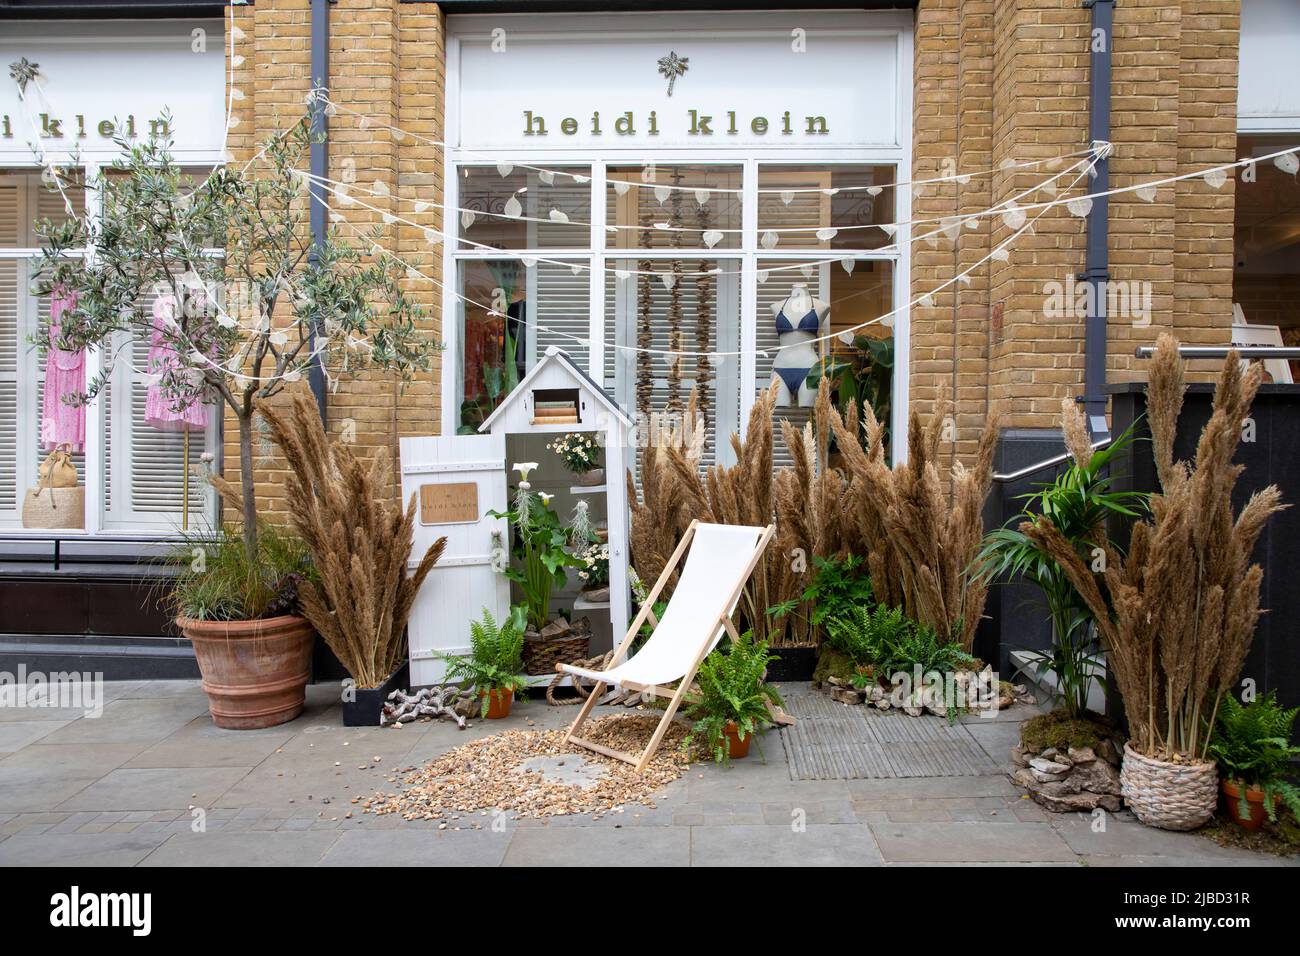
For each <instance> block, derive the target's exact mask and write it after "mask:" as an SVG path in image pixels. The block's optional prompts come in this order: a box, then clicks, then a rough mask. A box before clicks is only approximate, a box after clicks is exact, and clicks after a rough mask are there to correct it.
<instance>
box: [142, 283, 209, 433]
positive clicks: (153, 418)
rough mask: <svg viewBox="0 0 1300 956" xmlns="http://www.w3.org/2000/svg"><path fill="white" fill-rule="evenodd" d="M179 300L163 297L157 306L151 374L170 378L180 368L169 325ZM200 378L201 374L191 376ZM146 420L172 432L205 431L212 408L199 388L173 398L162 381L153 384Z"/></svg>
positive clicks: (150, 364)
mask: <svg viewBox="0 0 1300 956" xmlns="http://www.w3.org/2000/svg"><path fill="white" fill-rule="evenodd" d="M175 310H176V300H175V299H174V298H172V297H171V296H159V297H158V298H157V299H155V300H154V304H153V336H152V338H151V339H150V344H149V373H150V374H151V375H164V376H165V375H167V373H169V372H171V371H172V370H173V369H176V368H178V367H179V365H180V363H179V362H178V361H177V357H176V348H175V345H174V344H173V338H172V336H171V335H170V334H169V332H168V326H169V324H170V322H171V321H172V319H173V317H174V316H175ZM190 374H192V375H194V377H195V378H197V373H190ZM144 420H145V422H146V423H147V424H149V425H152V426H153V427H154V428H157V429H160V430H162V431H168V432H181V431H202V430H203V429H204V428H206V427H207V425H208V406H207V405H206V404H205V403H204V401H203V396H202V392H201V390H199V389H198V388H197V387H196V389H195V392H194V394H193V395H192V396H189V397H188V400H187V397H186V396H174V397H169V396H168V395H167V394H166V391H165V389H164V386H163V383H162V382H161V381H159V382H156V383H154V384H151V385H150V386H149V390H148V393H147V394H146V396H145V405H144Z"/></svg>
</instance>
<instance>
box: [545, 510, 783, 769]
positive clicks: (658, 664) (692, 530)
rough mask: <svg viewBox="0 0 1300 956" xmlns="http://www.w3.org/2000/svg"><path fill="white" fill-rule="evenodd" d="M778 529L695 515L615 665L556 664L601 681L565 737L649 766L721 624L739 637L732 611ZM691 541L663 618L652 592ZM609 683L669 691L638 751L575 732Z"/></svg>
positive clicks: (719, 633) (661, 585) (659, 587)
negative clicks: (646, 633) (704, 520)
mask: <svg viewBox="0 0 1300 956" xmlns="http://www.w3.org/2000/svg"><path fill="white" fill-rule="evenodd" d="M775 530H776V529H775V528H774V527H773V526H771V525H768V526H767V527H766V528H753V527H748V526H741V525H717V524H701V523H700V522H698V521H692V522H691V524H690V527H689V528H687V530H686V534H684V535H683V536H682V540H681V542H680V543H679V544H678V545H677V549H676V550H675V551H674V552H673V554H672V557H670V558H669V559H668V562H667V564H665V566H664V570H663V573H662V574H660V576H659V580H658V581H656V582H655V585H654V587H653V588H652V589H651V591H650V593H649V595H647V598H646V600H645V602H644V603H643V604H642V605H641V610H640V612H639V613H638V614H637V616H636V618H635V619H634V620H633V621H632V625H631V627H629V628H628V631H627V634H626V636H624V638H623V641H622V643H621V644H619V646H618V649H617V650H616V651H615V653H614V657H613V661H614V662H616V663H615V664H614V666H612V667H610V668H609V669H608V670H604V671H597V670H591V669H589V668H585V667H576V666H574V665H572V664H557V665H556V670H557V671H560V672H561V673H565V674H571V675H573V676H575V677H582V678H584V679H586V680H592V681H595V682H596V687H594V688H593V689H592V691H591V693H590V694H589V695H588V697H587V700H586V703H585V704H583V707H582V710H581V711H580V712H579V713H578V716H577V718H576V719H575V720H574V722H573V726H572V727H570V728H569V732H568V733H567V734H566V735H565V738H564V739H565V742H566V743H573V744H577V745H578V746H581V747H586V748H587V749H589V750H593V751H595V752H596V753H600V754H604V755H605V756H607V757H614V758H617V759H619V760H623V761H626V762H628V763H631V764H634V765H635V766H636V769H637V770H638V771H642V770H645V768H646V766H647V765H649V763H650V759H651V758H652V757H653V756H654V754H655V751H656V750H657V749H658V747H659V744H660V742H661V741H662V740H663V736H664V734H665V733H666V732H667V730H668V727H669V725H670V724H671V723H672V720H673V717H674V715H675V714H676V712H677V708H678V706H679V705H680V704H681V702H682V700H683V698H684V697H685V695H686V694H687V692H688V690H689V688H690V687H691V684H692V682H693V681H694V679H695V672H696V670H698V669H699V666H700V663H701V662H702V661H703V660H704V658H706V657H707V656H708V655H709V652H711V651H712V650H713V649H714V648H715V647H717V645H718V642H719V641H720V640H721V639H722V635H723V633H724V632H729V633H730V634H731V635H732V637H733V639H734V638H735V637H736V631H735V627H734V625H733V624H732V623H731V615H732V612H734V611H735V609H736V604H737V602H738V601H739V600H740V595H741V592H742V591H743V590H744V588H745V582H747V581H748V580H749V576H750V574H752V573H753V571H754V567H755V566H756V565H757V564H758V560H759V558H760V557H762V554H763V550H764V549H765V548H766V547H767V544H768V542H769V541H770V540H771V539H772V535H773V534H774V532H775ZM688 545H689V546H690V554H689V555H688V557H687V559H686V564H685V566H684V567H683V569H682V572H681V575H680V576H679V578H678V581H677V587H676V588H675V589H674V590H673V596H672V599H671V600H670V601H669V602H668V608H667V610H665V611H664V615H663V618H662V619H659V620H656V619H655V615H654V611H653V609H652V608H653V605H654V603H655V600H656V599H657V598H658V596H659V593H660V592H661V591H662V590H663V588H664V586H665V585H666V584H667V582H668V580H669V578H670V577H671V576H672V573H673V571H674V569H675V568H676V567H677V565H678V563H679V562H680V560H681V557H682V554H683V553H684V552H685V551H686V548H687V546H688ZM647 620H648V621H649V622H650V625H651V627H653V628H654V631H653V633H652V634H651V635H650V637H649V639H648V640H647V641H646V642H645V644H644V645H643V646H642V648H641V649H640V650H639V651H638V652H637V653H636V654H635V655H634V656H633V657H630V658H626V659H625V657H626V654H627V651H628V648H629V647H630V646H631V644H632V641H633V639H634V638H635V637H636V635H637V634H638V633H639V632H640V630H641V626H642V625H643V624H645V623H646V621H647ZM674 681H677V682H679V683H678V685H677V688H676V689H675V690H674V691H672V692H669V691H667V690H664V689H663V688H664V686H665V685H667V684H671V683H673V682H674ZM609 687H619V688H623V689H627V690H633V691H642V692H652V693H656V694H658V695H659V696H661V697H668V698H670V701H669V704H668V708H667V710H666V711H665V712H664V715H663V719H662V720H661V721H660V722H659V726H658V727H657V728H656V729H655V732H654V735H653V736H652V737H651V739H650V743H649V744H648V745H647V746H646V749H645V751H644V752H642V753H641V754H639V755H636V754H628V753H623V752H622V751H617V750H613V749H612V748H609V747H604V746H602V745H600V744H596V743H593V742H592V741H589V740H584V739H582V738H581V737H579V736H578V730H579V729H580V728H581V727H582V725H583V723H585V722H586V720H587V717H588V716H589V715H590V713H591V710H592V708H593V707H594V706H595V704H596V702H597V701H598V700H599V699H600V698H601V697H603V696H604V694H605V691H606V689H607V688H609Z"/></svg>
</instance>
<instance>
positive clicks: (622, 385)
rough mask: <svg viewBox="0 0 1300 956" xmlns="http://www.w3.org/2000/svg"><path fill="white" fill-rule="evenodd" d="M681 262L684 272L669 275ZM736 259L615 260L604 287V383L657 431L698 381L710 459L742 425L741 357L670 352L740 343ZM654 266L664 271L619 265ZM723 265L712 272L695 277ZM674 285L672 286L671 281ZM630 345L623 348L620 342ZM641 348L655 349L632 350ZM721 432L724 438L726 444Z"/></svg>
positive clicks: (726, 451)
mask: <svg viewBox="0 0 1300 956" xmlns="http://www.w3.org/2000/svg"><path fill="white" fill-rule="evenodd" d="M674 266H676V267H677V271H678V273H679V274H680V277H679V278H677V280H676V281H675V282H673V281H671V279H670V280H668V281H665V279H664V278H663V277H664V276H671V275H672V273H673V270H674ZM739 268H740V264H739V262H738V261H735V260H721V261H719V260H716V259H679V260H673V261H672V262H666V261H663V260H659V261H656V262H654V263H649V262H647V261H645V260H636V259H623V260H610V262H609V270H610V271H609V273H608V275H607V276H606V291H605V381H606V387H607V388H608V387H609V385H610V383H612V384H613V393H614V395H615V396H616V398H617V400H618V403H619V405H621V406H622V407H623V408H625V409H627V410H629V412H630V413H632V414H633V415H634V417H636V418H637V420H638V421H639V422H640V423H642V424H643V425H645V426H649V428H650V431H648V432H647V433H646V434H647V435H648V436H650V438H651V440H653V430H654V421H653V420H652V416H659V422H660V423H661V424H676V423H678V422H679V421H680V419H665V418H664V417H663V416H664V415H665V413H667V414H669V415H672V414H673V413H680V412H681V411H682V410H684V409H685V407H686V403H687V401H688V400H689V398H690V394H691V389H692V388H693V387H695V386H699V389H700V392H699V396H700V407H701V409H702V411H703V413H704V418H705V426H706V427H705V434H706V444H705V450H704V461H703V463H704V464H705V465H710V464H713V463H714V462H715V461H716V460H717V455H718V447H719V444H721V445H722V447H723V454H730V448H729V446H728V445H727V444H726V442H727V439H728V438H729V436H730V435H731V433H732V432H733V431H735V430H736V429H737V427H738V424H739V408H740V400H739V398H740V385H739V368H740V366H739V362H738V360H737V358H736V356H734V355H730V356H715V357H714V359H713V360H712V361H710V360H709V359H708V358H707V357H700V356H696V355H683V356H681V357H679V358H678V359H677V361H676V362H675V363H674V362H672V361H670V357H669V356H667V355H665V354H663V353H664V352H668V351H675V350H680V351H682V352H724V351H729V352H734V351H735V350H737V349H738V348H739V347H740V305H739V303H740V282H739V276H738V275H737V272H738V270H739ZM647 269H652V270H654V271H655V272H656V273H658V274H657V275H628V276H627V278H619V276H618V274H617V272H616V271H615V270H620V271H628V272H630V271H631V270H642V271H645V270H647ZM715 269H716V270H721V272H720V273H718V274H713V275H693V274H692V273H707V272H709V271H710V270H715ZM670 283H671V287H670ZM620 345H621V346H623V348H622V349H619V348H616V347H615V346H620ZM634 348H642V349H652V350H655V351H654V352H641V351H633V350H632V349H634ZM719 436H721V441H720V442H719Z"/></svg>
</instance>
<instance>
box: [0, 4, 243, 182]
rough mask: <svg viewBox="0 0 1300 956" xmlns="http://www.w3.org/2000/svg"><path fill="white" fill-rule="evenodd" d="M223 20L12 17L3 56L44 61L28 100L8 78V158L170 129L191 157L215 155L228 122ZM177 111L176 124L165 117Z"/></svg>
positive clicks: (0, 121)
mask: <svg viewBox="0 0 1300 956" xmlns="http://www.w3.org/2000/svg"><path fill="white" fill-rule="evenodd" d="M224 35H225V34H224V30H223V26H222V23H221V21H220V20H210V21H209V20H166V21H156V22H147V23H146V22H126V21H124V22H120V23H112V22H98V23H95V24H93V25H90V24H85V23H68V22H66V21H31V22H22V21H12V22H8V23H6V24H5V25H4V29H3V31H2V32H0V64H6V65H7V64H11V63H15V62H18V61H20V60H22V59H26V60H27V61H28V62H29V63H31V64H33V66H34V68H35V69H36V77H35V79H34V80H33V81H31V82H29V83H28V84H27V93H26V97H25V99H20V97H19V95H18V87H17V84H15V83H14V82H13V81H12V80H11V79H10V78H9V77H8V75H7V74H6V75H4V77H3V79H4V81H5V82H3V83H0V161H2V162H4V163H5V164H6V165H30V164H33V163H34V162H36V158H35V152H34V150H33V147H34V145H36V144H39V148H40V149H41V150H42V151H44V152H45V154H46V155H48V156H49V157H50V158H57V157H65V156H70V155H73V154H80V155H82V156H85V157H87V158H94V157H96V156H98V157H108V156H115V155H116V154H117V152H118V149H117V147H116V146H114V144H113V137H114V136H115V135H117V134H119V133H121V134H125V135H127V136H131V137H147V136H149V135H150V134H151V133H156V134H162V133H163V132H170V134H171V136H172V138H173V141H174V151H175V153H176V155H177V156H178V157H180V158H182V159H185V160H194V161H211V160H213V159H216V158H217V154H218V153H219V152H220V150H221V144H222V140H223V135H222V133H223V130H222V126H223V124H224V122H225V91H226V83H225V57H224V52H223V43H224V42H225V40H224ZM165 113H166V114H170V117H171V122H170V126H167V124H164V122H163V121H162V117H163V115H164V114H165Z"/></svg>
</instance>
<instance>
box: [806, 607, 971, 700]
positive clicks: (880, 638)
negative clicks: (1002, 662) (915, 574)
mask: <svg viewBox="0 0 1300 956" xmlns="http://www.w3.org/2000/svg"><path fill="white" fill-rule="evenodd" d="M828 635H829V636H828V638H827V640H828V642H829V643H830V646H831V647H833V648H834V649H835V650H837V651H839V652H840V653H842V654H844V655H846V656H847V657H848V658H849V659H850V660H852V661H853V663H854V664H855V665H857V666H858V668H859V671H858V674H857V676H855V678H854V683H857V684H858V685H859V686H863V685H865V684H866V683H868V682H871V681H874V680H876V679H877V678H876V675H879V676H880V677H884V678H885V679H891V678H892V676H893V675H895V674H900V673H906V674H911V673H913V672H914V671H915V670H916V669H917V668H918V667H919V668H920V670H921V673H922V674H928V673H930V672H932V671H937V672H938V673H941V674H948V673H953V672H956V671H959V670H972V669H974V667H975V666H976V665H977V664H978V661H977V660H976V659H975V658H974V657H972V656H971V655H970V654H968V653H966V652H965V651H963V650H962V649H961V645H960V644H958V643H956V642H955V641H945V640H942V639H940V637H939V635H938V633H937V632H936V631H935V630H934V628H932V627H928V626H926V625H924V624H919V623H917V622H916V621H913V620H911V619H910V618H908V617H907V616H905V615H904V614H903V611H902V609H901V608H891V607H885V606H884V605H876V606H875V607H858V608H854V609H853V611H851V612H850V613H848V614H845V615H843V616H842V617H838V618H835V619H833V620H832V621H830V623H829V624H828ZM867 665H870V667H869V668H868V667H867Z"/></svg>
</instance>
